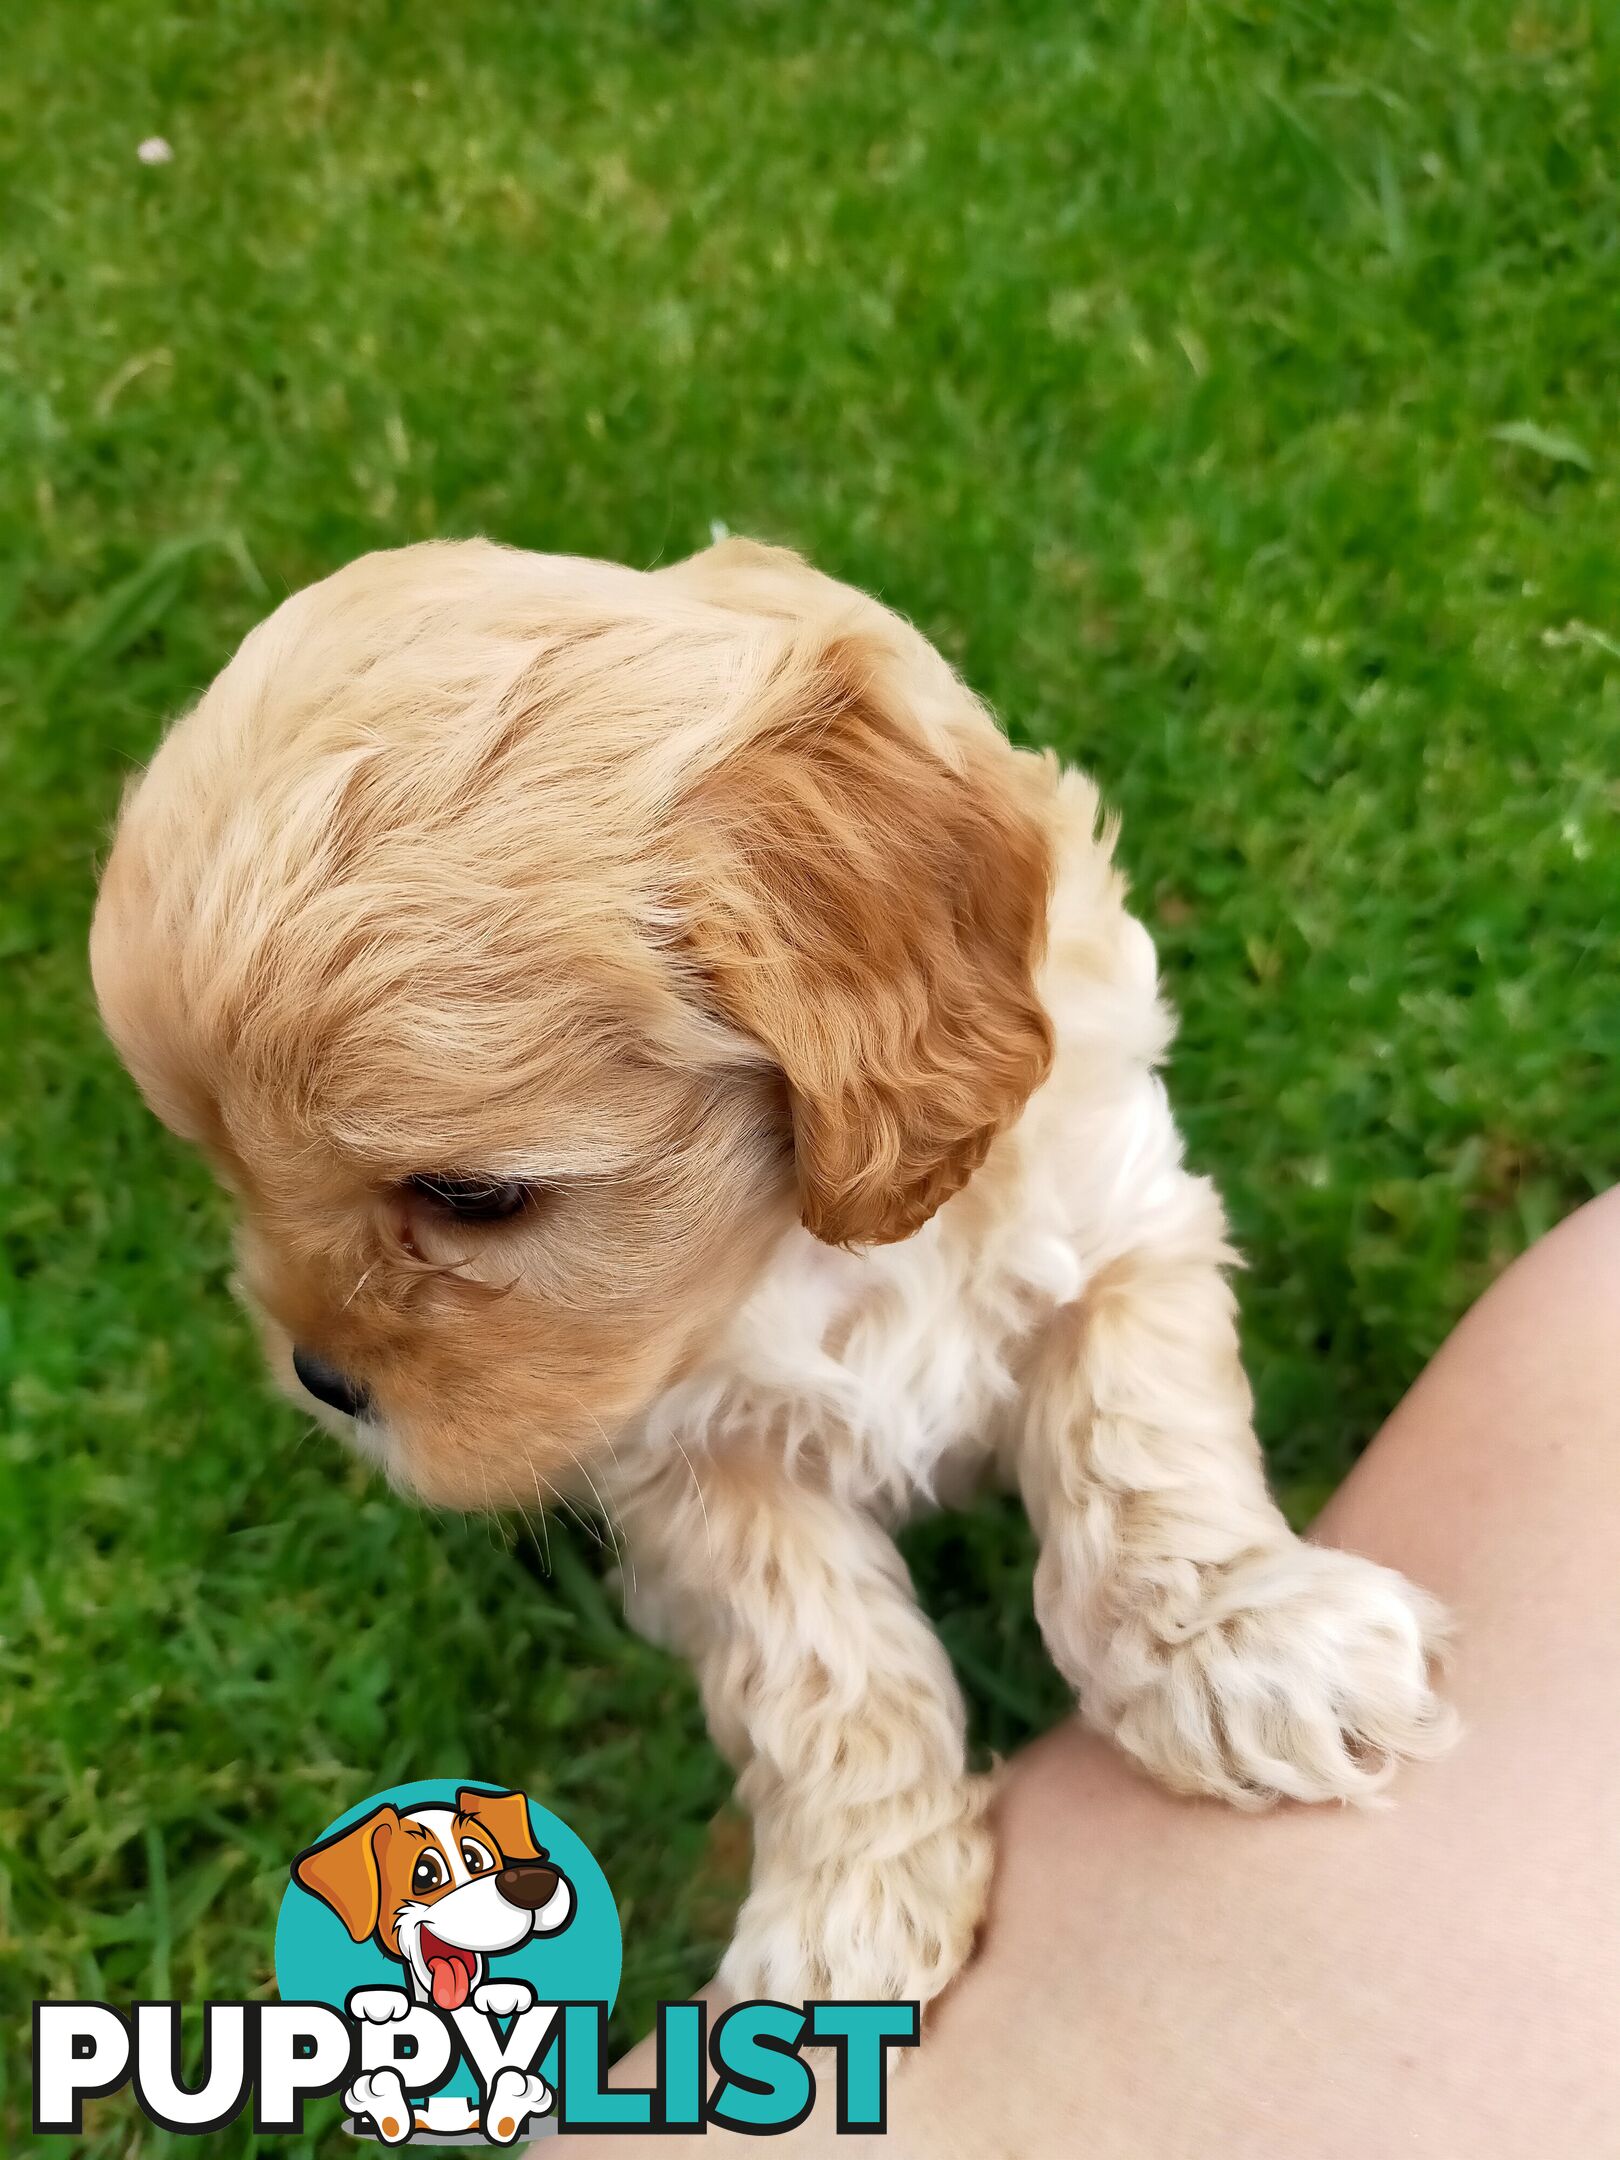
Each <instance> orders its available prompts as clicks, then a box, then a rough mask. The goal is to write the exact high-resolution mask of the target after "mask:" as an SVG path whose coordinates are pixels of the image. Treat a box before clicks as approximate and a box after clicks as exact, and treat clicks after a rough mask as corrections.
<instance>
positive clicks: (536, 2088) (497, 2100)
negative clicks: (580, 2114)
mask: <svg viewBox="0 0 1620 2160" xmlns="http://www.w3.org/2000/svg"><path fill="white" fill-rule="evenodd" d="M550 2105H551V2087H550V2086H549V2085H548V2084H547V2083H546V2081H545V2079H544V2078H541V2077H535V2076H534V2075H533V2074H532V2073H530V2072H526V2071H523V2070H502V2071H501V2072H500V2074H499V2075H498V2076H497V2078H496V2080H495V2082H494V2084H493V2085H492V2086H491V2087H490V2088H489V2098H488V2100H487V2101H486V2102H485V2104H484V2135H485V2137H486V2138H488V2139H489V2140H490V2142H491V2143H492V2144H495V2145H510V2144H511V2143H512V2141H513V2139H514V2138H517V2137H520V2136H521V2135H522V2133H523V2132H524V2130H526V2129H527V2128H528V2124H529V2117H530V2116H531V2115H543V2114H544V2113H545V2112H546V2110H547V2108H549V2107H550Z"/></svg>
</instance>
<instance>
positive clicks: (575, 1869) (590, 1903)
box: [276, 1778, 624, 2098]
mask: <svg viewBox="0 0 1620 2160" xmlns="http://www.w3.org/2000/svg"><path fill="white" fill-rule="evenodd" d="M469 1789H470V1790H472V1791H475V1792H509V1791H511V1789H512V1788H511V1787H510V1786H507V1785H491V1784H489V1783H488V1782H487V1781H486V1780H484V1779H482V1778H419V1779H413V1780H412V1782H411V1783H410V1784H408V1785H390V1786H388V1787H386V1788H385V1790H383V1791H382V1792H375V1793H373V1794H371V1796H370V1798H369V1799H366V1800H362V1801H360V1802H359V1803H358V1804H357V1805H356V1806H354V1807H352V1808H349V1809H347V1810H346V1811H345V1812H344V1813H343V1814H341V1815H339V1816H337V1817H336V1818H335V1819H334V1820H333V1821H331V1822H329V1823H328V1824H327V1826H326V1828H325V1829H324V1830H322V1831H320V1832H318V1833H317V1834H316V1835H315V1836H314V1837H312V1838H310V1839H308V1840H307V1842H308V1843H309V1844H311V1845H318V1844H321V1843H323V1842H324V1841H325V1840H326V1839H327V1838H329V1837H334V1836H335V1835H336V1834H337V1832H338V1831H340V1830H347V1829H348V1828H349V1826H350V1824H351V1823H357V1822H360V1821H362V1820H363V1819H364V1817H366V1816H367V1815H369V1814H370V1813H371V1812H372V1810H373V1809H374V1808H379V1807H383V1806H385V1805H386V1804H387V1803H388V1802H390V1801H392V1803H393V1805H394V1806H395V1807H397V1808H398V1809H399V1811H400V1813H401V1814H402V1815H406V1814H409V1812H410V1811H411V1809H412V1808H413V1807H431V1806H438V1807H454V1806H455V1804H456V1794H457V1793H458V1792H462V1791H466V1790H469ZM525 1798H527V1796H526V1795H525ZM528 1809H529V1827H530V1828H531V1829H532V1830H533V1832H534V1836H535V1842H536V1843H537V1844H539V1845H543V1846H544V1847H545V1849H546V1851H547V1852H548V1853H549V1854H550V1856H551V1858H552V1859H553V1860H554V1861H555V1862H556V1863H557V1865H558V1867H560V1868H561V1869H562V1871H563V1873H564V1874H565V1875H566V1876H567V1877H568V1880H569V1881H570V1882H571V1883H572V1884H573V1886H574V1897H575V1901H576V1902H575V1906H574V1915H573V1918H572V1919H571V1920H570V1921H569V1923H568V1925H567V1927H565V1928H563V1929H562V1930H561V1932H560V1933H559V1934H556V1935H546V1936H539V1937H536V1938H535V1939H533V1940H531V1941H529V1942H526V1943H522V1944H520V1945H519V1946H518V1948H517V1949H516V1950H511V1951H503V1952H502V1953H501V1954H500V1955H499V1956H497V1957H495V1958H493V1959H491V1961H490V1970H489V1975H488V1977H489V1978H490V1979H492V1980H516V1979H522V1980H527V1981H528V1982H529V1984H530V1986H531V1987H532V1988H533V1989H534V1992H535V1999H536V2001H538V2002H542V2003H560V2002H601V2003H606V2004H607V2006H608V2008H609V2009H610V2010H611V2009H612V2007H613V2004H614V2002H615V2000H616V1999H617V1997H618V1993H619V1969H620V1966H621V1965H622V1963H623V1958H624V1946H623V1942H622V1940H621V1938H620V1934H619V1912H618V1907H617V1906H616V1905H615V1904H614V1902H613V1892H612V1891H611V1890H610V1889H609V1888H608V1879H607V1877H606V1876H605V1875H604V1874H603V1873H602V1870H601V1869H600V1868H599V1867H598V1866H597V1864H596V1857H595V1855H594V1854H593V1853H592V1851H591V1849H590V1847H589V1846H588V1845H587V1844H586V1843H585V1840H584V1839H583V1838H582V1837H580V1836H578V1835H577V1834H576V1832H574V1831H572V1830H570V1829H569V1827H568V1825H567V1823H565V1822H564V1821H563V1819H562V1817H561V1816H560V1815H553V1814H552V1812H551V1810H550V1809H549V1808H544V1807H542V1806H541V1805H540V1803H539V1802H538V1801H537V1800H528ZM295 1857H296V1855H294V1854H291V1853H289V1854H288V1856H287V1865H288V1868H289V1870H290V1869H291V1866H292V1862H293V1860H294V1858H295ZM408 1984H409V1983H408V1980H407V1978H406V1973H405V1968H404V1967H403V1966H402V1965H401V1964H400V1963H399V1962H398V1960H397V1959H395V1958H391V1957H389V1956H388V1955H387V1953H386V1952H385V1951H384V1950H383V1949H382V1947H381V1945H380V1944H378V1943H376V1942H374V1941H367V1942H363V1943H357V1942H351V1941H350V1940H349V1931H348V1929H347V1928H346V1927H345V1926H344V1925H343V1922H342V1921H341V1920H340V1919H339V1918H338V1916H337V1914H336V1913H335V1912H333V1910H332V1909H331V1907H330V1906H329V1905H324V1904H322V1902H321V1900H320V1899H319V1898H318V1897H316V1896H315V1895H314V1893H313V1892H312V1891H309V1890H306V1889H304V1887H303V1886H302V1884H300V1883H296V1882H293V1881H292V1880H291V1879H290V1876H289V1880H288V1883H287V1888H286V1890H285V1892H284V1893H283V1895H282V1900H281V1913H280V1916H279V1918H278V1919H277V1921H276V1987H277V1990H278V1992H279V1993H280V1996H281V1999H282V2001H283V2002H323V2003H330V2005H331V2006H332V2008H333V2009H334V2010H341V2009H343V2007H344V2006H345V2004H346V2003H347V2001H348V1999H349V1996H350V1995H351V1994H352V1993H353V1991H354V1990H355V1989H356V1988H361V1987H396V1988H398V1987H406V1986H408ZM556 2056H557V2045H556V2042H555V2041H553V2042H552V2045H551V2047H550V2048H549V2049H548V2050H547V2052H546V2054H545V2056H544V2058H543V2059H542V2061H541V2063H540V2065H539V2069H540V2075H541V2076H542V2077H543V2078H544V2079H545V2080H546V2082H547V2083H548V2084H550V2085H555V2084H556V2082H557V2076H556V2072H557V2062H556ZM438 2090H439V2091H441V2092H444V2093H457V2094H465V2095H466V2096H467V2097H468V2098H472V2097H473V2096H474V2095H475V2094H476V2091H477V2083H476V2080H475V2079H474V2077H473V2074H472V2071H471V2070H470V2069H469V2068H468V2066H467V2064H466V2062H465V2061H458V2062H457V2064H456V2067H455V2070H454V2071H453V2073H452V2074H451V2076H450V2077H448V2078H447V2079H446V2080H445V2082H444V2083H443V2084H442V2085H441V2086H440V2087H439V2088H438Z"/></svg>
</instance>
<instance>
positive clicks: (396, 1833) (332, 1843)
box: [292, 1788, 574, 2010]
mask: <svg viewBox="0 0 1620 2160" xmlns="http://www.w3.org/2000/svg"><path fill="white" fill-rule="evenodd" d="M292 1873H293V1880H294V1882H296V1883H299V1884H301V1885H302V1886H303V1888H304V1889H306V1890H308V1891H309V1892H310V1893H311V1895H312V1896H315V1897H318V1898H320V1899H321V1901H322V1902H323V1903H324V1904H326V1905H329V1906H330V1907H331V1908H332V1910H333V1912H335V1913H336V1914H337V1916H338V1918H339V1919H340V1920H341V1921H342V1922H343V1925H344V1926H345V1927H346V1928H347V1929H348V1931H349V1935H350V1937H351V1939H352V1940H353V1941H355V1942H366V1941H368V1940H372V1939H375V1941H376V1942H377V1943H378V1944H379V1945H380V1946H381V1948H382V1949H383V1950H384V1951H386V1953H387V1954H388V1956H389V1957H392V1958H397V1959H398V1960H399V1962H400V1963H401V1964H402V1965H404V1966H406V1967H408V1968H409V1969H410V1970H411V1971H412V1972H413V1973H414V1974H415V1976H416V1979H417V1982H418V1985H419V1987H420V1989H421V1992H422V1993H423V1994H431V1996H432V1998H433V2000H434V2001H435V2002H436V2003H437V2004H438V2006H439V2008H440V2009H441V2010H458V2009H459V2008H460V2007H461V2005H462V2004H463V2003H464V2002H465V2001H466V1999H467V1997H468V1996H469V1995H470V1994H471V1992H472V1990H473V1989H474V1988H475V1987H476V1986H477V1985H478V1984H479V1982H480V1981H481V1980H483V1979H484V1977H485V1975H486V1972H487V1969H488V1961H489V1959H490V1958H491V1957H495V1956H498V1955H499V1954H500V1953H501V1952H502V1951H507V1950H515V1949H516V1948H517V1947H518V1946H519V1944H521V1943H525V1942H527V1941H528V1940H529V1938H530V1936H532V1935H555V1934H557V1933H558V1932H559V1931H560V1930H561V1929H563V1928H565V1927H566V1926H567V1925H568V1923H569V1921H570V1920H571V1919H572V1918H573V1913H574V1891H573V1885H572V1884H571V1883H570V1882H569V1880H568V1878H567V1876H566V1875H564V1874H563V1872H562V1870H561V1869H560V1868H558V1867H555V1866H553V1865H552V1863H551V1861H550V1859H549V1858H548V1856H547V1854H546V1853H545V1851H544V1850H543V1849H542V1848H541V1847H540V1846H538V1845H536V1843H535V1842H534V1833H533V1832H532V1830H531V1829H530V1828H529V1810H528V1802H527V1801H526V1800H525V1799H524V1797H523V1795H522V1794H521V1793H513V1792H505V1793H483V1792H477V1791H475V1790H472V1789H470V1788H463V1790H462V1791H460V1792H459V1793H457V1795H456V1803H455V1806H454V1807H453V1808H452V1807H449V1806H444V1805H438V1804H426V1805H423V1806H421V1807H415V1808H411V1809H410V1810H409V1811H408V1812H406V1813H405V1814H403V1815H402V1814H401V1813H400V1811H399V1809H398V1808H396V1807H395V1806H393V1805H392V1803H391V1802H385V1803H384V1805H383V1806H382V1807H379V1808H374V1809H373V1810H372V1812H371V1813H370V1814H369V1815H367V1816H364V1817H363V1818H362V1819H361V1820H360V1821H359V1822H357V1823H353V1824H351V1825H350V1826H349V1828H348V1829H347V1830H342V1831H339V1832H338V1834H337V1835H336V1836H335V1837H330V1838H326V1839H324V1840H323V1841H322V1842H321V1843H320V1844H319V1845H311V1846H309V1847H307V1848H306V1849H305V1850H304V1851H303V1852H301V1853H300V1854H299V1855H298V1857H297V1859H296V1860H295V1861H294V1862H293V1867H292Z"/></svg>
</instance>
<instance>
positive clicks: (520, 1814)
mask: <svg viewBox="0 0 1620 2160" xmlns="http://www.w3.org/2000/svg"><path fill="white" fill-rule="evenodd" d="M456 1813H457V1814H458V1815H470V1816H471V1817H472V1819H473V1821H474V1822H478V1823H482V1824H483V1826H484V1828H485V1829H486V1830H487V1831H488V1832H489V1834H490V1836H491V1837H492V1838H493V1839H494V1840H495V1844H496V1848H497V1850H498V1851H499V1852H500V1855H501V1858H502V1859H503V1860H538V1859H539V1858H540V1857H541V1854H540V1848H539V1846H538V1845H537V1844H536V1843H535V1842H534V1832H533V1830H532V1829H531V1828H530V1827H529V1803H528V1801H527V1800H526V1799H525V1798H524V1797H523V1795H522V1793H520V1792H497V1793H489V1792H474V1791H473V1790H472V1788H471V1787H470V1786H466V1787H463V1789H462V1790H461V1791H460V1792H458V1793H457V1794H456Z"/></svg>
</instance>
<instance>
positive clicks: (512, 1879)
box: [495, 1860, 562, 1912]
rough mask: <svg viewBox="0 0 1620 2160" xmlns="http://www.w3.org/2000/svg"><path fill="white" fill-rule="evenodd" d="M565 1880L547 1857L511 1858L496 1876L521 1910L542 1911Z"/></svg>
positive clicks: (508, 1899) (498, 1885) (499, 1886)
mask: <svg viewBox="0 0 1620 2160" xmlns="http://www.w3.org/2000/svg"><path fill="white" fill-rule="evenodd" d="M561 1880H562V1877H561V1876H560V1875H559V1874H558V1872H557V1870H556V1869H555V1868H554V1867H549V1866H548V1865H547V1864H546V1862H545V1861H544V1860H508V1861H507V1863H506V1865H505V1867H503V1868H502V1869H501V1870H500V1872H499V1874H497V1876H496V1877H495V1887H496V1889H497V1890H498V1891H499V1892H500V1893H501V1896H502V1897H503V1898H505V1900H506V1902H507V1904H508V1905H515V1906H516V1907H517V1908H518V1910H519V1911H520V1912H540V1911H542V1910H543V1909H544V1908H545V1907H546V1906H547V1905H549V1904H550V1903H551V1901H552V1899H553V1897H554V1896H555V1895H556V1892H557V1885H558V1883H559V1882H560V1881H561Z"/></svg>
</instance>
